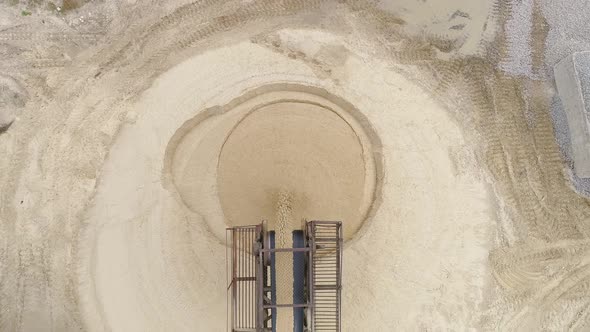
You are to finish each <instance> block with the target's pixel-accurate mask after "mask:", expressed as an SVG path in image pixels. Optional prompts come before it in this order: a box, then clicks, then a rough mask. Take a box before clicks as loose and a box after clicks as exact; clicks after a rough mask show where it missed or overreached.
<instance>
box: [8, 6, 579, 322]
mask: <svg viewBox="0 0 590 332" xmlns="http://www.w3.org/2000/svg"><path fill="white" fill-rule="evenodd" d="M14 3H15V2H14V1H7V2H6V1H5V2H2V3H0V59H1V60H0V71H1V72H2V75H1V76H0V127H6V124H7V123H9V122H11V123H12V124H11V125H10V126H9V127H8V128H4V129H0V330H1V331H26V332H28V331H39V330H42V331H46V330H48V331H60V332H61V331H81V330H82V331H125V332H130V331H131V332H132V331H141V332H143V331H224V330H225V324H226V289H227V283H226V279H225V276H226V271H225V264H224V261H225V255H224V254H225V243H224V241H225V237H224V235H225V228H226V227H227V226H229V225H232V224H241V223H251V222H252V223H255V222H258V221H259V220H260V219H261V218H267V219H268V220H269V222H276V219H277V218H276V209H277V203H278V200H279V198H280V197H281V195H279V194H278V193H279V192H280V191H281V190H284V191H285V192H288V193H290V195H292V197H291V199H292V201H291V205H290V206H291V207H292V209H291V210H290V213H291V216H289V217H288V218H287V217H285V218H282V217H281V218H278V219H281V220H283V221H285V222H286V220H290V222H286V223H287V224H290V225H299V223H300V222H301V219H302V218H314V219H315V218H318V219H319V218H322V219H324V218H325V219H343V220H344V222H345V232H346V234H347V241H346V242H345V244H344V255H343V256H344V266H343V283H344V289H343V301H342V309H343V310H342V312H343V316H342V324H343V331H416V330H418V331H422V330H435V331H436V330H443V331H446V330H453V331H463V330H484V331H551V330H555V331H563V330H573V331H587V330H588V329H589V326H590V309H589V308H590V261H589V260H590V240H589V239H590V223H589V222H588V221H589V220H590V204H589V202H588V199H587V198H585V197H582V196H580V195H579V194H578V193H577V192H576V191H575V190H574V188H572V186H571V184H570V182H569V176H568V174H567V172H568V167H566V166H571V165H566V164H565V163H564V160H563V158H562V155H561V154H560V150H559V148H558V145H557V144H556V140H555V134H554V126H553V123H552V121H551V120H552V118H551V112H550V110H551V107H552V105H553V106H554V107H557V108H559V104H560V103H559V102H558V99H557V98H556V97H555V96H554V91H553V89H552V87H553V82H552V79H551V78H550V77H547V75H546V73H547V72H549V71H550V68H548V67H546V64H552V63H555V62H557V61H558V60H560V58H563V57H564V56H566V55H567V54H566V53H567V52H569V51H568V50H571V49H578V48H584V47H586V46H585V45H588V44H589V41H588V40H587V39H588V37H587V35H588V34H587V33H586V34H585V33H583V32H584V31H585V30H584V29H586V27H587V26H588V24H585V23H586V18H587V16H588V15H584V13H585V12H584V8H582V7H583V3H584V1H574V2H572V3H569V2H563V1H549V0H539V1H534V2H530V1H529V2H523V1H516V0H514V1H512V0H510V1H473V0H445V1H443V0H441V1H433V0H431V1H415V0H399V1H389V0H376V1H336V0H325V1H312V0H281V1H277V0H247V1H243V0H227V1H215V0H209V1H192V2H191V1H184V0H182V1H181V0H170V1H148V2H145V1H134V0H128V1H118V0H117V1H115V0H104V1H89V2H87V3H85V1H82V0H78V1H57V2H55V3H56V5H53V4H46V3H44V2H39V1H26V2H22V1H21V2H18V4H14ZM25 3H26V4H25ZM39 3H42V4H39ZM586 7H587V6H586ZM572 17H573V18H575V20H572ZM572 23H575V24H572ZM546 45H549V46H550V47H546ZM549 76H550V75H549ZM554 97H555V99H553V98H554ZM281 103H282V104H281ZM293 103H296V104H297V105H299V106H294V105H293ZM271 104H276V105H279V104H281V105H282V106H287V107H279V106H269V105H271ZM302 104H303V105H305V106H302ZM311 105H313V106H311ZM556 105H557V106H556ZM326 109H330V110H331V111H332V113H330V112H327V111H325V110H326ZM254 110H258V111H254ZM253 111H254V112H253ZM335 114H337V117H339V118H340V119H342V121H340V120H339V119H337V118H336V117H335ZM557 119H559V117H557ZM304 124H306V125H304ZM555 128H557V129H558V132H557V133H558V135H559V137H561V139H560V140H559V143H560V144H562V145H563V144H564V142H565V141H564V140H563V137H565V135H566V134H567V130H566V129H565V128H563V126H562V125H559V123H558V124H557V125H556V127H555ZM262 129H264V130H265V131H266V130H268V131H270V132H275V131H277V130H281V131H283V132H285V133H289V135H284V136H280V137H278V138H277V139H271V138H270V137H269V136H265V135H262V134H261V130H262ZM305 130H308V131H309V132H305ZM232 136H233V137H232ZM355 137H356V138H358V140H356V141H355V139H356V138H355ZM306 139H309V141H306ZM317 141H321V142H317ZM258 142H259V143H260V144H257V143H258ZM273 142H275V143H276V144H277V145H280V146H273ZM312 142H313V143H314V144H312ZM315 143H318V144H315ZM319 143H321V144H319ZM224 144H225V147H224ZM361 151H362V152H361ZM248 152H250V153H248ZM337 152H338V153H337ZM301 153H305V154H306V155H308V156H309V158H310V159H309V160H307V159H305V158H303V156H302V155H300V154H301ZM254 156H260V159H255V158H254ZM566 157H567V154H566ZM304 159H305V160H304ZM310 161H311V162H312V164H313V165H314V167H313V168H311V169H309V171H308V170H307V169H306V168H305V167H307V166H308V162H310ZM270 164H273V166H272V167H270ZM258 169H260V172H257V171H258ZM564 170H565V171H564ZM241 172H247V174H248V175H245V176H242V175H240V174H242V173H241ZM281 172H282V173H285V175H286V176H285V177H282V176H279V175H280V174H278V173H281ZM259 174H263V175H267V176H265V177H262V178H258V177H256V176H257V175H259ZM305 175H309V177H308V176H305ZM287 176H288V177H289V178H286V177H287ZM312 180H313V181H312ZM258 183H260V186H257V184H258ZM579 186H580V184H579V183H578V187H577V188H579ZM320 189H321V190H320ZM334 192H336V193H334ZM249 195H251V196H249ZM330 197H335V198H334V200H331V199H330ZM265 198H267V199H265ZM273 199H274V200H277V201H273ZM250 200H251V201H250ZM279 206H286V205H285V204H282V205H281V204H279ZM287 283H288V282H287ZM280 332H283V331H280Z"/></svg>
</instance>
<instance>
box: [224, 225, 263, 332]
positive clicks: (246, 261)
mask: <svg viewBox="0 0 590 332" xmlns="http://www.w3.org/2000/svg"><path fill="white" fill-rule="evenodd" d="M262 235H263V225H262V224H260V225H254V226H239V227H233V228H228V229H227V231H226V242H227V244H228V246H227V249H226V262H227V267H226V271H227V279H228V287H227V292H228V316H227V322H226V324H227V327H228V331H232V332H247V331H258V330H257V311H256V308H257V307H258V306H257V300H258V298H257V287H258V286H257V285H258V283H257V281H258V272H257V266H258V264H257V262H256V257H257V256H256V255H257V251H258V246H259V243H260V241H261V238H262Z"/></svg>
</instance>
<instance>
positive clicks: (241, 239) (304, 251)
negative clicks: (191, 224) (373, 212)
mask: <svg viewBox="0 0 590 332" xmlns="http://www.w3.org/2000/svg"><path fill="white" fill-rule="evenodd" d="M269 234H271V235H272V234H273V232H266V229H265V224H264V223H262V224H259V225H255V226H240V227H233V228H228V229H227V233H226V236H227V239H226V241H227V243H228V246H227V252H226V262H227V264H228V265H227V271H228V276H227V278H228V288H227V292H228V319H227V327H228V329H227V330H228V331H231V332H250V331H251V332H267V331H268V332H270V331H274V329H276V327H275V328H273V321H275V322H276V313H277V308H293V310H294V317H298V318H296V319H299V320H300V324H299V325H297V326H300V328H301V330H302V331H305V332H339V331H340V330H341V290H342V243H343V240H342V223H341V222H337V221H310V222H307V223H306V226H305V233H304V236H303V238H304V240H303V241H299V242H303V243H297V244H296V248H274V245H273V242H274V241H272V239H273V238H272V236H269ZM299 234H301V233H299ZM299 238H301V235H299ZM294 242H295V236H294ZM276 255H292V261H293V262H294V263H293V264H294V265H293V266H294V274H293V276H297V280H294V284H293V285H294V286H293V292H294V296H293V302H294V303H277V300H276V294H275V292H276V277H275V276H274V271H273V268H274V261H275V256H276ZM296 262H297V263H296ZM302 262H303V264H302ZM296 265H297V266H299V267H297V266H296ZM298 268H301V269H303V270H302V271H301V273H297V271H298V270H297V269H298ZM303 276H305V277H303ZM299 279H304V280H299ZM273 318H274V319H273ZM298 322H299V321H298ZM296 324H298V323H296ZM277 332H283V331H277Z"/></svg>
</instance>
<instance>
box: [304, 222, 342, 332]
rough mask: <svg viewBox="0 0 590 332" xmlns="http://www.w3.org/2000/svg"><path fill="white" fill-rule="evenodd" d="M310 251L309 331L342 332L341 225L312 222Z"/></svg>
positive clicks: (309, 226)
mask: <svg viewBox="0 0 590 332" xmlns="http://www.w3.org/2000/svg"><path fill="white" fill-rule="evenodd" d="M306 227H307V239H308V242H309V243H308V245H309V248H311V249H312V250H311V255H310V263H309V266H308V277H307V278H308V282H309V285H310V286H309V302H310V303H312V304H313V305H312V306H311V310H310V319H309V320H310V326H309V327H310V330H311V331H313V332H323V331H326V332H328V331H330V332H332V331H335V332H338V331H340V330H341V318H342V317H341V316H342V315H341V301H342V296H341V291H342V223H341V222H336V221H311V222H308V223H307V225H306Z"/></svg>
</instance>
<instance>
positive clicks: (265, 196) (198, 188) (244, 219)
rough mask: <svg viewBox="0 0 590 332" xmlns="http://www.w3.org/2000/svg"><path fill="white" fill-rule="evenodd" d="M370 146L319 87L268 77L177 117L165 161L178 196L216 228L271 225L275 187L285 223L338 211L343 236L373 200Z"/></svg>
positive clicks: (375, 167) (367, 133) (361, 126)
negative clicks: (282, 199)
mask: <svg viewBox="0 0 590 332" xmlns="http://www.w3.org/2000/svg"><path fill="white" fill-rule="evenodd" d="M379 147H380V143H379V141H378V139H377V137H376V135H375V134H374V133H373V131H372V130H371V128H370V126H369V124H368V122H367V121H366V120H365V119H364V117H363V116H362V114H361V113H360V112H358V111H357V110H356V109H354V107H352V105H350V104H348V103H346V102H345V101H343V100H342V99H340V98H338V97H336V96H333V95H331V94H329V93H327V92H326V91H324V90H321V89H316V88H310V87H302V86H295V85H276V86H267V87H263V88H259V89H257V90H255V91H252V92H250V93H247V94H246V95H244V96H242V97H240V98H238V99H236V100H234V101H232V102H230V103H229V104H228V105H226V106H223V107H221V108H212V109H209V110H206V111H204V112H202V113H200V114H199V115H198V116H197V117H195V118H194V119H192V120H190V121H188V122H187V123H185V125H184V126H183V127H182V128H180V129H179V130H178V132H177V133H176V135H175V137H174V138H173V140H172V142H171V143H170V144H169V147H168V151H167V155H168V158H167V160H168V161H169V167H168V168H169V174H170V176H171V182H172V184H173V188H174V189H175V190H176V191H177V192H178V195H179V197H180V198H181V200H182V201H183V203H184V204H185V205H186V207H187V208H188V209H190V210H192V211H194V212H196V213H198V214H199V215H201V216H203V217H204V219H205V220H206V222H207V223H208V225H209V226H210V228H211V229H212V230H213V232H214V233H215V234H216V235H218V236H220V237H222V236H223V234H224V233H223V230H224V229H225V227H227V226H233V225H247V224H256V223H259V222H260V221H261V220H267V222H268V224H269V227H270V228H271V229H273V228H274V221H275V220H274V219H275V214H276V205H277V199H278V196H279V192H281V191H283V192H284V191H287V192H289V193H290V195H291V197H292V206H291V208H292V217H293V218H292V221H293V223H295V225H292V226H293V228H300V225H301V223H302V222H303V220H341V221H343V225H344V236H345V238H346V239H350V238H352V237H353V235H354V234H355V233H356V232H357V231H358V230H359V229H361V227H362V225H363V224H364V223H365V221H366V220H367V219H368V218H369V216H370V215H371V214H372V210H373V209H374V208H375V207H376V204H375V201H376V196H377V195H378V193H379V192H380V190H379V188H380V183H379V179H381V176H380V175H379V172H380V170H381V166H380V163H381V160H380V159H379V156H380V153H379V151H378V149H379ZM377 201H378V200H377ZM216 211H217V212H220V211H221V212H222V213H221V214H219V213H217V215H216ZM219 215H221V216H222V217H221V218H220V217H219Z"/></svg>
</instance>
